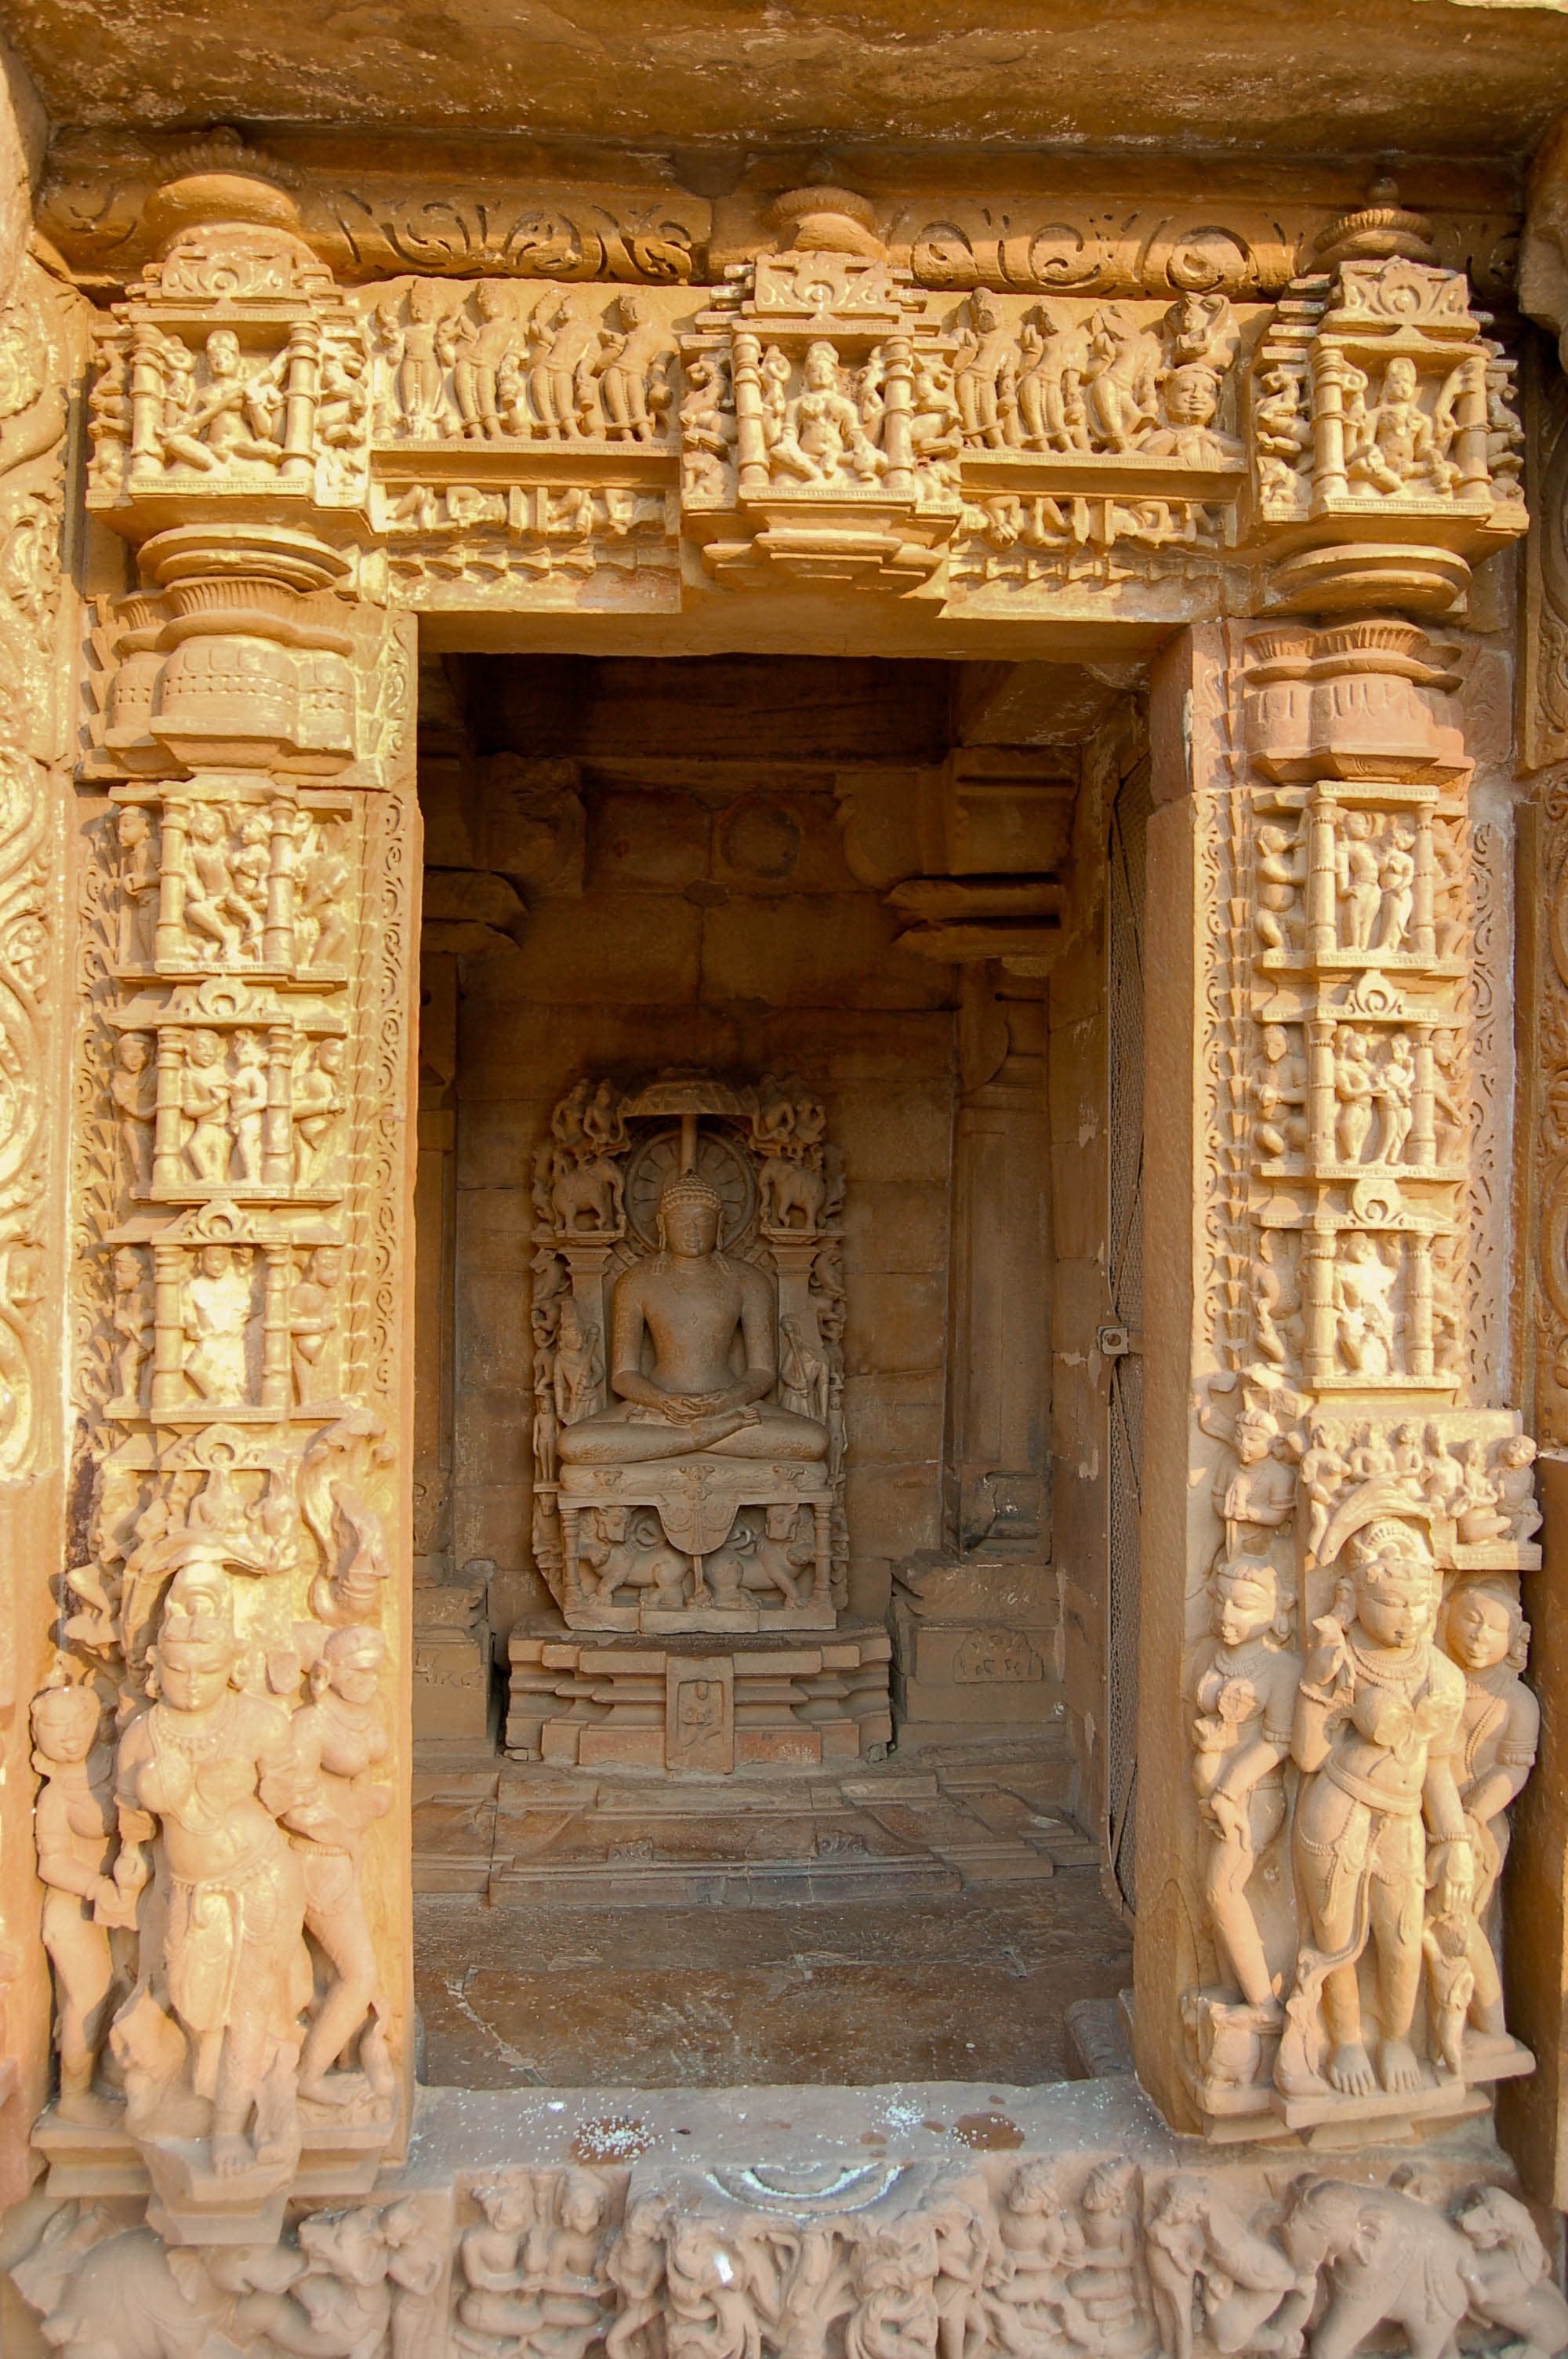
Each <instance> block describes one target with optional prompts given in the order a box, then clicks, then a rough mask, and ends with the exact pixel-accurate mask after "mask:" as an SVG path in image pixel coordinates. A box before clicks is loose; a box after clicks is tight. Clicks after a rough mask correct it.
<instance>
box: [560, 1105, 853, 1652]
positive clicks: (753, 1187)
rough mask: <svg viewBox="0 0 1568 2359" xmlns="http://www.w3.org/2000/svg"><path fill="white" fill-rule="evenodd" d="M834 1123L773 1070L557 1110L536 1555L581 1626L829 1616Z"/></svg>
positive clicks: (770, 1622) (832, 1587)
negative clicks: (753, 1078) (733, 1081)
mask: <svg viewBox="0 0 1568 2359" xmlns="http://www.w3.org/2000/svg"><path fill="white" fill-rule="evenodd" d="M705 1120H706V1121H707V1122H708V1124H709V1125H713V1126H711V1127H709V1128H708V1129H706V1130H705V1129H703V1128H702V1125H703V1123H704V1121H705ZM654 1123H662V1124H663V1125H664V1127H663V1128H662V1129H658V1130H654V1129H651V1128H650V1127H649V1125H653V1124H654ZM825 1128H826V1117H825V1114H824V1111H823V1108H822V1106H821V1104H820V1103H818V1102H817V1101H816V1099H814V1098H812V1097H810V1096H809V1095H807V1094H806V1093H804V1092H803V1091H801V1090H799V1088H798V1087H797V1086H796V1085H795V1084H792V1083H789V1082H776V1081H772V1080H769V1081H764V1082H762V1083H761V1084H760V1085H759V1086H758V1087H756V1088H755V1089H752V1090H744V1091H737V1090H736V1089H735V1088H733V1087H732V1086H730V1084H728V1083H726V1082H719V1081H710V1080H708V1079H706V1078H704V1077H698V1076H689V1077H687V1076H680V1075H673V1076H670V1077H667V1078H664V1079H661V1080H658V1081H655V1082H650V1083H649V1084H647V1085H646V1087H644V1088H643V1089H641V1090H633V1091H620V1090H618V1089H617V1088H616V1087H615V1086H614V1085H613V1084H612V1083H611V1082H609V1081H601V1082H597V1083H595V1082H590V1081H588V1080H584V1081H582V1082H579V1084H578V1085H577V1087H576V1089H575V1090H573V1091H572V1092H571V1093H570V1094H569V1095H568V1096H567V1097H566V1098H564V1099H563V1100H562V1101H561V1103H560V1104H559V1105H558V1106H557V1108H556V1111H555V1114H554V1115H553V1116H552V1119H551V1141H550V1144H549V1145H548V1146H546V1147H543V1148H541V1150H540V1153H539V1156H538V1158H537V1161H536V1164H535V1180H534V1201H535V1259H534V1268H535V1297H534V1332H535V1421H534V1456H535V1560H536V1561H537V1562H538V1564H539V1565H540V1567H541V1569H542V1570H543V1571H546V1574H547V1577H548V1578H549V1580H550V1582H551V1586H552V1588H553V1589H554V1590H555V1592H556V1594H557V1599H558V1601H559V1603H560V1605H561V1609H562V1612H563V1613H564V1614H565V1615H566V1617H567V1620H568V1624H569V1625H571V1626H572V1627H573V1628H575V1629H602V1630H617V1629H643V1630H648V1631H665V1632H669V1633H675V1632H679V1631H682V1630H704V1629H708V1630H741V1629H764V1628H770V1627H771V1628H773V1629H775V1630H776V1629H784V1628H802V1629H831V1628H832V1627H833V1625H834V1623H835V1621H836V1619H837V1611H838V1606H839V1604H840V1603H842V1598H843V1587H842V1583H843V1564H844V1559H843V1553H842V1551H843V1546H844V1538H843V1533H844V1526H843V1504H842V1466H843V1409H842V1400H841V1395H842V1385H843V1375H842V1353H841V1349H840V1346H839V1343H838V1326H839V1321H838V1310H839V1305H840V1303H841V1300H842V1288H843V1280H842V1276H841V1269H840V1247H839V1245H838V1213H839V1209H840V1205H841V1201H842V1188H843V1183H842V1178H841V1173H840V1166H839V1163H838V1157H837V1155H836V1153H835V1151H834V1150H833V1149H832V1148H830V1147H827V1146H825V1145H824V1143H823V1133H824V1130H825Z"/></svg>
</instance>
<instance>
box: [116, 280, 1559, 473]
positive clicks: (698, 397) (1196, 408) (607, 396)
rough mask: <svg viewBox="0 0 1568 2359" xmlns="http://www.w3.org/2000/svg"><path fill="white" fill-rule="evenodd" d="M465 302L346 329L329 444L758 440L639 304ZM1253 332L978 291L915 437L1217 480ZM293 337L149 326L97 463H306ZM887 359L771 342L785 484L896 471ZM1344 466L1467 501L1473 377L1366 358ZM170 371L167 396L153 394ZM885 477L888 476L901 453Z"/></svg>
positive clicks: (319, 427)
mask: <svg viewBox="0 0 1568 2359" xmlns="http://www.w3.org/2000/svg"><path fill="white" fill-rule="evenodd" d="M449 301H450V299H449V295H448V293H447V290H446V289H445V288H443V287H442V286H441V285H440V284H439V283H438V282H436V281H432V280H426V279H420V280H415V281H413V282H412V283H411V284H410V285H409V286H408V288H406V292H405V293H404V294H403V295H402V296H399V295H398V294H396V293H393V294H389V295H387V296H386V297H384V298H383V299H382V300H381V301H380V302H379V303H378V304H377V305H376V306H375V307H374V309H373V310H372V311H371V312H370V314H369V316H368V319H367V320H366V321H365V322H364V323H363V325H362V327H361V328H360V329H359V330H358V331H357V332H355V333H351V334H349V335H344V334H341V333H340V334H338V335H336V336H334V337H331V338H329V339H327V340H326V341H325V342H323V343H322V346H321V349H320V352H319V357H318V358H317V360H316V362H315V374H314V381H313V383H312V386H311V389H310V393H309V402H310V406H311V408H312V411H313V443H314V447H315V449H316V450H318V451H357V450H359V449H361V448H362V447H363V446H364V445H365V444H366V443H367V442H368V441H371V440H376V439H378V438H384V437H386V436H391V437H392V438H394V439H406V440H416V441H429V440H443V439H446V438H449V437H450V436H458V437H461V438H465V439H469V440H549V441H565V442H572V441H582V440H588V441H600V440H603V441H608V442H611V443H618V444H622V445H627V446H643V445H650V444H659V443H663V442H665V441H667V440H668V439H669V437H670V433H671V429H672V427H674V426H677V425H678V428H679V430H680V433H681V437H682V440H683V441H684V443H685V444H686V447H687V453H688V456H689V457H691V459H692V460H693V461H694V462H695V464H696V466H697V472H698V473H699V475H700V473H702V472H703V471H704V470H707V471H711V470H712V469H714V468H716V467H717V468H720V469H722V468H723V467H724V466H725V465H727V463H728V462H730V459H731V458H732V456H733V454H734V448H735V444H736V441H737V439H738V427H737V423H736V412H737V405H736V397H735V386H734V382H733V372H732V368H731V365H730V362H729V361H727V360H726V359H725V358H724V357H723V356H722V355H721V354H719V353H712V352H699V353H695V354H693V355H691V356H690V358H689V359H688V360H687V364H686V384H687V390H686V394H685V397H684V398H683V399H682V401H681V402H680V404H679V405H678V408H677V405H676V371H677V353H676V344H675V341H674V338H673V336H672V335H671V332H670V330H669V328H668V326H667V324H666V323H665V321H664V319H663V318H662V317H661V316H660V315H659V314H658V313H657V311H656V310H654V309H653V308H652V307H651V306H650V305H649V304H648V302H647V299H646V298H644V297H643V296H642V295H640V294H638V293H637V292H635V291H634V290H631V289H628V290H625V291H623V292H622V294H620V295H619V296H618V297H617V298H616V299H615V302H614V305H613V306H612V311H611V313H601V314H600V315H598V316H589V315H585V314H584V312H583V311H582V310H581V309H580V308H579V304H578V303H577V302H575V301H574V299H573V297H572V295H571V294H570V293H568V292H563V291H562V290H560V289H558V288H552V289H551V290H549V291H548V292H547V293H546V294H545V295H544V296H542V297H541V298H540V299H538V300H537V301H536V302H535V305H534V307H533V309H532V310H531V311H530V312H529V313H528V315H527V317H526V318H524V317H523V316H522V315H521V314H520V313H519V312H518V311H516V310H514V308H513V301H514V297H513V290H512V288H510V287H508V286H504V285H500V284H497V283H496V282H492V281H484V282H481V285H480V287H479V288H478V289H477V291H476V292H475V294H474V296H473V298H472V310H471V312H470V309H469V308H468V305H467V303H466V302H465V303H463V304H461V305H460V306H459V307H456V308H449ZM1237 347H1238V338H1237V332H1236V326H1235V321H1234V319H1233V317H1232V315H1231V312H1230V308H1229V305H1228V303H1227V301H1226V299H1224V298H1223V297H1219V296H1201V295H1186V296H1184V297H1183V298H1182V299H1180V300H1179V301H1178V302H1177V303H1175V304H1173V306H1172V307H1171V309H1170V310H1168V311H1167V312H1166V313H1165V315H1164V318H1163V319H1162V321H1160V322H1159V324H1158V325H1157V326H1151V325H1149V324H1148V323H1146V322H1145V321H1142V320H1141V319H1140V318H1139V317H1138V315H1137V314H1136V312H1135V311H1134V310H1131V309H1130V308H1129V307H1128V306H1126V305H1123V304H1116V303H1110V304H1105V305H1102V306H1100V307H1098V309H1096V310H1092V311H1090V312H1088V313H1087V314H1084V313H1082V312H1080V311H1068V310H1064V309H1062V308H1061V307H1057V309H1055V310H1053V309H1052V308H1051V307H1050V306H1049V305H1045V304H1041V305H1038V306H1036V307H1035V308H1034V309H1033V310H1031V311H1030V312H1029V313H1028V314H1027V315H1026V317H1025V318H1024V319H1023V321H1022V322H1021V323H1019V324H1018V325H1017V326H1016V327H1015V326H1014V325H1012V324H1011V323H1010V322H1008V321H1006V320H1004V319H1003V317H1002V315H1001V313H1000V310H999V308H998V306H997V305H996V303H995V302H994V300H993V299H991V298H990V297H989V296H988V295H986V294H984V293H983V292H977V293H976V294H974V295H973V296H971V297H970V298H969V299H968V303H967V304H966V305H965V306H964V309H963V311H962V312H961V313H960V315H959V316H958V319H957V321H955V322H954V332H952V333H950V334H949V336H948V337H947V338H946V349H944V348H942V347H938V346H921V347H919V348H918V349H917V351H916V353H915V355H914V386H913V392H912V397H911V407H910V412H909V413H908V414H909V416H910V430H911V436H912V440H913V444H914V457H915V459H916V461H917V462H923V463H925V464H926V465H927V466H930V467H935V468H936V469H938V470H941V469H942V468H944V467H945V466H948V467H950V465H951V462H954V461H956V459H957V455H958V454H959V453H960V452H961V451H964V450H966V449H968V450H982V451H983V450H992V451H1042V452H1046V451H1055V452H1059V453H1063V454H1073V453H1077V454H1084V453H1089V452H1095V451H1110V452H1117V451H1141V452H1143V453H1144V454H1145V455H1147V456H1150V457H1164V458H1171V459H1175V460H1177V461H1181V462H1189V463H1193V464H1196V465H1206V466H1214V465H1220V464H1227V463H1231V462H1237V461H1238V460H1239V459H1240V457H1241V455H1242V443H1241V440H1240V439H1239V437H1238V435H1237V434H1235V433H1234V432H1232V431H1230V430H1228V429H1226V428H1224V427H1222V426H1221V425H1220V424H1219V422H1218V419H1219V412H1220V408H1221V403H1222V397H1223V394H1224V389H1225V386H1226V382H1227V377H1228V375H1230V372H1231V371H1232V369H1233V367H1234V364H1235V361H1236V354H1237ZM293 366H294V351H293V347H292V346H290V347H288V348H286V349H285V350H284V351H283V352H281V353H275V354H273V355H271V356H268V357H260V358H258V356H257V355H255V354H254V353H247V352H246V351H245V350H244V349H243V346H242V343H241V341H240V337H239V335H238V333H237V332H236V331H235V330H234V329H233V328H232V327H227V326H225V327H217V328H213V329H212V330H211V332H209V334H208V335H207V337H206V340H205V342H204V345H203V347H202V350H201V352H200V354H198V353H196V352H194V351H192V349H191V348H190V347H189V345H188V344H187V343H186V342H185V341H184V339H183V338H182V337H181V336H178V335H174V334H163V333H160V332H157V330H155V329H153V328H152V327H151V326H150V324H147V323H144V324H143V325H142V326H141V327H140V328H139V329H138V330H137V331H136V334H135V344H134V357H133V359H132V361H131V363H130V365H129V383H128V385H127V383H126V381H125V380H124V377H123V374H122V370H121V367H120V364H119V363H118V361H117V360H116V359H114V358H111V359H110V361H109V363H108V364H107V366H106V367H105V369H104V370H103V373H102V374H101V375H100V377H99V379H98V381H97V384H96V386H95V388H94V391H93V395H92V407H91V419H92V431H93V434H94V438H95V440H96V443H97V445H98V448H99V452H100V458H101V461H107V459H108V456H109V453H110V452H111V451H113V452H114V463H115V464H116V465H117V464H118V461H119V456H120V454H121V452H122V451H123V450H124V445H125V443H126V441H127V440H130V441H131V443H132V451H131V459H132V464H133V467H136V466H140V467H142V468H146V466H147V465H149V464H151V465H153V466H155V467H167V468H174V469H177V470H179V469H183V470H194V471H196V472H198V473H213V472H215V471H218V470H222V469H224V468H227V467H229V466H232V465H240V466H251V467H258V466H259V467H268V468H275V467H278V466H280V465H282V463H283V462H284V459H285V457H286V456H287V455H290V453H289V451H287V449H286V431H287V420H288V416H289V411H290V386H291V371H292V369H293ZM1508 366H1509V364H1506V363H1499V362H1495V361H1494V362H1493V363H1491V364H1489V365H1488V366H1487V369H1486V371H1485V381H1486V385H1487V401H1488V415H1489V418H1490V421H1491V429H1490V434H1489V448H1490V458H1491V467H1492V473H1493V476H1494V478H1495V480H1496V484H1497V487H1498V490H1499V491H1500V492H1502V493H1503V494H1505V495H1512V494H1514V493H1516V492H1517V489H1518V462H1517V456H1516V453H1517V449H1518V445H1519V422H1518V419H1517V416H1516V415H1515V413H1514V411H1513V409H1512V408H1511V407H1510V403H1509V389H1510V388H1509V375H1508ZM886 369H887V359H886V354H885V351H884V349H883V348H882V347H878V348H877V349H876V350H875V351H873V352H872V353H871V355H870V357H869V358H868V360H867V361H866V362H865V363H864V364H861V365H860V366H849V365H847V364H844V363H843V361H842V360H841V357H840V354H839V352H838V347H837V346H836V345H835V344H834V343H833V342H832V341H831V339H830V338H828V337H827V336H819V337H816V338H815V339H813V340H812V342H810V343H809V344H808V345H807V347H806V351H805V353H804V355H800V356H795V357H792V356H791V354H790V353H786V352H785V351H784V348H783V347H782V346H781V345H779V344H778V343H771V344H769V345H768V346H767V347H766V348H765V350H764V351H763V353H762V359H761V364H760V371H759V376H760V417H761V423H762V432H763V438H764V440H765V442H766V445H767V447H768V450H769V453H770V464H771V466H772V468H773V473H776V474H783V475H784V476H787V477H793V478H795V479H798V480H802V481H806V482H818V481H823V480H827V479H831V478H834V477H836V476H838V475H839V474H840V473H843V474H847V475H849V476H856V475H859V476H861V477H868V476H871V475H874V474H875V473H878V472H880V471H881V470H880V467H879V461H881V458H882V454H881V440H882V435H881V428H882V424H883V420H884V417H885V409H886V405H885V399H884V394H885V386H886ZM1342 374H1343V375H1345V378H1346V386H1345V392H1344V414H1345V421H1346V479H1347V482H1348V484H1349V486H1350V488H1351V489H1352V490H1353V491H1357V492H1360V493H1362V494H1377V495H1390V494H1397V493H1400V492H1404V491H1407V490H1417V491H1425V492H1428V493H1431V492H1438V493H1444V494H1445V493H1449V492H1452V491H1454V489H1455V488H1457V486H1458V484H1459V481H1460V471H1459V469H1458V467H1457V465H1456V464H1455V463H1454V461H1453V460H1452V459H1451V457H1450V456H1449V452H1450V451H1451V449H1452V447H1453V445H1454V440H1455V437H1456V435H1457V433H1458V430H1459V429H1458V419H1457V411H1458V407H1459V404H1460V401H1461V398H1462V396H1463V393H1464V392H1465V389H1466V387H1467V386H1468V385H1469V383H1470V378H1471V375H1472V374H1473V364H1472V362H1471V361H1469V360H1466V361H1464V362H1462V363H1461V364H1459V366H1457V367H1455V368H1454V369H1453V370H1451V371H1450V372H1449V373H1448V375H1446V377H1445V378H1444V382H1443V384H1442V385H1441V386H1436V385H1435V384H1434V385H1433V386H1428V387H1424V388H1423V382H1422V376H1421V374H1420V372H1419V370H1418V369H1417V366H1416V364H1415V363H1414V361H1413V360H1411V358H1410V357H1408V356H1407V355H1400V356H1397V357H1396V358H1394V359H1393V360H1391V361H1390V363H1389V364H1388V365H1387V367H1386V369H1385V371H1384V374H1383V377H1382V380H1381V383H1380V386H1379V388H1378V390H1377V397H1376V398H1375V399H1373V400H1371V401H1368V392H1369V391H1370V389H1371V388H1370V387H1369V386H1368V379H1367V377H1366V376H1365V375H1364V374H1363V373H1362V372H1360V371H1357V370H1355V369H1354V368H1351V367H1349V365H1348V364H1346V368H1345V370H1344V371H1343V372H1342ZM149 377H150V378H151V379H153V380H155V381H156V386H157V390H156V392H155V393H153V394H152V395H151V396H149V395H148V394H147V393H146V390H145V389H144V390H143V392H142V394H141V396H140V398H139V399H138V397H137V395H136V391H135V388H136V386H137V384H138V382H139V381H140V382H142V383H143V384H144V386H145V383H146V380H147V379H148V378H149ZM1303 397H1304V388H1303V383H1302V381H1301V380H1299V379H1298V378H1297V377H1295V376H1294V375H1292V374H1291V373H1290V372H1288V371H1284V370H1280V369H1275V370H1272V371H1271V372H1269V373H1268V375H1267V376H1266V378H1265V380H1264V391H1263V394H1262V397H1261V400H1260V416H1259V424H1258V429H1257V431H1258V439H1259V441H1260V449H1261V452H1262V455H1263V459H1264V462H1265V465H1266V466H1267V465H1272V467H1273V468H1274V470H1275V471H1276V473H1278V472H1279V471H1280V470H1281V469H1283V470H1285V471H1286V472H1287V473H1288V472H1289V471H1290V470H1291V469H1293V468H1294V467H1296V466H1298V465H1304V464H1305V463H1306V462H1307V455H1308V453H1309V451H1310V449H1311V445H1312V425H1311V419H1310V413H1309V411H1308V410H1307V409H1306V408H1303ZM883 463H885V462H883Z"/></svg>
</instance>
